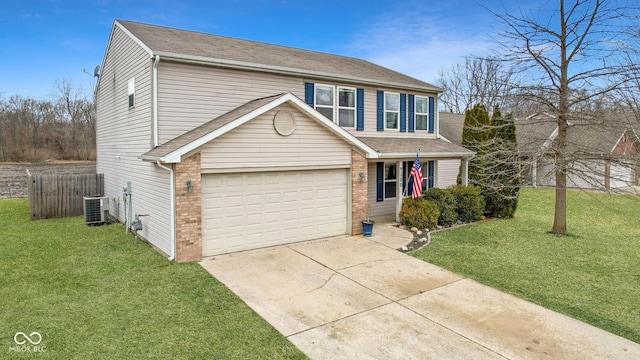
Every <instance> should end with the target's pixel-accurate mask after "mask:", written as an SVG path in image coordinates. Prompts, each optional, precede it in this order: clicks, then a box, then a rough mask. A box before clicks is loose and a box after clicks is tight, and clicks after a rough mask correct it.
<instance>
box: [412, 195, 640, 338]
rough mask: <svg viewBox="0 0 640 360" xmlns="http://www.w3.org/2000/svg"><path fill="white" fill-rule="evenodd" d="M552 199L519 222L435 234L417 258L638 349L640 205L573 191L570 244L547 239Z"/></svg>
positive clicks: (525, 203)
mask: <svg viewBox="0 0 640 360" xmlns="http://www.w3.org/2000/svg"><path fill="white" fill-rule="evenodd" d="M553 201H554V192H553V190H549V189H524V190H523V191H522V192H521V195H520V199H519V204H518V210H517V213H516V217H515V218H513V219H503V220H491V221H486V222H481V223H477V224H474V225H470V226H464V227H459V228H455V229H452V230H447V231H442V232H438V233H434V234H432V242H431V244H430V245H429V246H427V247H425V248H423V249H421V250H419V251H417V252H415V253H414V254H413V256H415V257H417V258H419V259H423V260H425V261H428V262H430V263H433V264H436V265H439V266H441V267H443V268H446V269H449V270H451V271H453V272H456V273H459V274H461V275H464V276H467V277H469V278H472V279H475V280H477V281H479V282H481V283H484V284H487V285H489V286H493V287H495V288H498V289H501V290H503V291H505V292H508V293H511V294H513V295H516V296H518V297H521V298H524V299H527V300H530V301H532V302H535V303H537V304H540V305H542V306H544V307H546V308H549V309H552V310H555V311H558V312H560V313H563V314H566V315H569V316H571V317H573V318H576V319H579V320H582V321H585V322H587V323H590V324H592V325H594V326H597V327H599V328H602V329H604V330H607V331H610V332H612V333H615V334H618V335H620V336H622V337H625V338H627V339H630V340H632V341H634V342H638V343H640V225H639V221H640V197H637V196H635V197H634V196H623V195H607V194H601V193H592V192H583V191H574V190H570V191H569V192H568V208H567V214H568V216H567V218H568V219H567V225H568V231H569V233H570V234H569V236H565V237H560V236H555V235H551V234H549V233H548V231H549V230H551V226H552V221H553Z"/></svg>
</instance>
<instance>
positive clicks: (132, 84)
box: [127, 78, 136, 108]
mask: <svg viewBox="0 0 640 360" xmlns="http://www.w3.org/2000/svg"><path fill="white" fill-rule="evenodd" d="M127 95H128V96H127V97H128V98H129V107H130V108H131V107H134V106H135V105H136V79H135V78H131V79H129V82H128V83H127Z"/></svg>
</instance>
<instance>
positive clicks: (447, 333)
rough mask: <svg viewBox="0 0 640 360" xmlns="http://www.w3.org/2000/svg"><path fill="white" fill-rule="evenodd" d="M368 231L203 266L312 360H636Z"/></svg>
mask: <svg viewBox="0 0 640 360" xmlns="http://www.w3.org/2000/svg"><path fill="white" fill-rule="evenodd" d="M410 239H411V235H410V234H408V233H407V232H406V231H404V230H399V229H396V228H394V227H392V226H389V225H386V226H385V225H383V226H378V225H376V229H375V235H374V237H372V238H369V239H368V238H364V237H361V236H360V237H347V236H345V237H336V238H329V239H324V240H318V241H312V242H305V243H298V244H294V245H289V246H281V247H275V248H269V249H263V250H255V251H247V252H242V253H235V254H229V255H224V256H217V257H215V258H208V259H204V260H203V261H202V263H201V264H202V266H203V267H204V268H205V269H207V271H209V272H210V273H211V274H212V275H213V276H215V277H216V278H217V279H218V280H220V281H221V282H222V283H224V284H225V285H226V286H227V287H229V288H230V289H231V290H232V291H233V292H234V293H236V294H237V295H238V296H239V297H240V298H242V299H243V300H244V301H245V302H246V303H247V304H248V305H249V306H250V307H251V308H252V309H253V310H255V311H256V312H257V313H258V314H259V315H260V316H262V317H263V318H264V319H265V320H266V321H268V322H269V323H270V324H271V325H273V326H274V327H275V328H276V329H277V330H278V331H280V332H281V333H282V334H283V335H284V336H286V337H287V338H288V339H289V340H290V341H291V342H292V343H293V344H295V345H296V346H297V347H298V348H300V349H301V350H302V351H303V352H304V353H306V354H307V355H308V356H309V357H311V358H313V359H355V358H358V359H367V358H372V359H494V358H495V359H505V358H506V359H541V358H548V359H640V345H639V344H636V343H634V342H631V341H629V340H626V339H623V338H621V337H618V336H616V335H613V334H611V333H608V332H606V331H603V330H600V329H598V328H595V327H593V326H590V325H587V324H585V323H582V322H580V321H577V320H574V319H572V318H569V317H566V316H564V315H560V314H558V313H555V312H553V311H550V310H547V309H545V308H542V307H540V306H537V305H535V304H532V303H530V302H527V301H524V300H521V299H518V298H516V297H513V296H511V295H508V294H505V293H503V292H500V291H498V290H495V289H492V288H490V287H487V286H484V285H482V284H479V283H477V282H475V281H473V280H470V279H465V278H463V277H461V276H459V275H456V274H454V273H451V272H449V271H446V270H443V269H441V268H439V267H436V266H434V265H431V264H428V263H425V262H423V261H420V260H417V259H415V258H413V257H411V256H408V255H406V254H403V253H401V252H399V251H397V250H394V249H395V248H399V247H400V246H403V245H406V244H407V243H408V242H409V240H410Z"/></svg>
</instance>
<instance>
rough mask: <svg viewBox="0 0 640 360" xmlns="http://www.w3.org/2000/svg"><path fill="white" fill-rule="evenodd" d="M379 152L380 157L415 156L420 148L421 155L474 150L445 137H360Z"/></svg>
mask: <svg viewBox="0 0 640 360" xmlns="http://www.w3.org/2000/svg"><path fill="white" fill-rule="evenodd" d="M358 139H360V141H362V142H363V143H365V144H367V145H368V146H369V147H371V148H372V149H374V150H376V151H377V152H378V153H379V157H380V158H397V157H409V158H413V157H414V156H415V155H416V152H418V149H420V156H437V157H460V156H471V155H473V154H474V153H473V151H471V150H468V149H465V148H463V147H462V146H458V145H456V144H452V143H450V142H448V141H445V140H443V139H420V138H406V137H403V138H393V137H359V138H358Z"/></svg>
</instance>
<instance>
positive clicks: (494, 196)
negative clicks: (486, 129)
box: [482, 105, 520, 217]
mask: <svg viewBox="0 0 640 360" xmlns="http://www.w3.org/2000/svg"><path fill="white" fill-rule="evenodd" d="M491 124H492V126H491V133H492V136H491V139H490V141H489V142H488V143H487V146H488V147H489V148H490V149H489V150H488V152H487V154H488V156H487V158H486V168H485V171H486V173H487V182H486V183H485V184H483V185H484V186H483V191H482V193H483V195H484V197H485V200H486V208H485V212H486V214H487V215H489V216H493V217H513V215H514V214H515V211H516V208H517V205H518V194H519V192H520V163H519V157H518V149H517V141H516V127H515V123H514V120H513V117H512V116H511V115H507V116H502V113H501V111H500V107H499V106H497V105H496V106H495V107H494V110H493V114H492V116H491Z"/></svg>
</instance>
